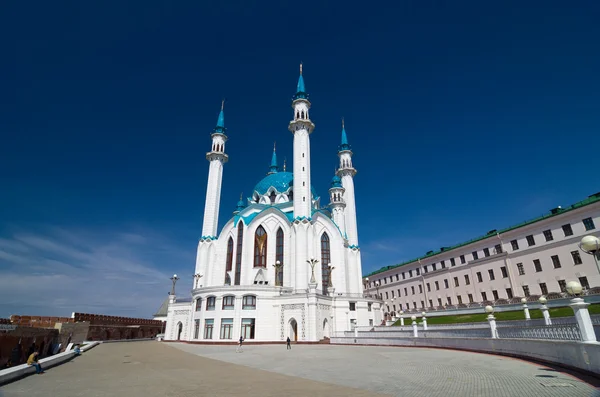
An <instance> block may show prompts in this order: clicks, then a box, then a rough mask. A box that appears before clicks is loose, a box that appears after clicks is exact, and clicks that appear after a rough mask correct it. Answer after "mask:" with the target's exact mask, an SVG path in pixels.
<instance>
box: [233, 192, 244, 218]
mask: <svg viewBox="0 0 600 397" xmlns="http://www.w3.org/2000/svg"><path fill="white" fill-rule="evenodd" d="M243 195H244V193H242V194H240V201H238V203H237V206H236V208H235V211H234V212H233V213H234V214H237V213H239V212H241V211H242V210H243V209H244V208H246V205H245V204H244V200H242V196H243Z"/></svg>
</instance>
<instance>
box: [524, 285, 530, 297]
mask: <svg viewBox="0 0 600 397" xmlns="http://www.w3.org/2000/svg"><path fill="white" fill-rule="evenodd" d="M523 294H524V295H525V296H526V297H529V286H528V285H523Z"/></svg>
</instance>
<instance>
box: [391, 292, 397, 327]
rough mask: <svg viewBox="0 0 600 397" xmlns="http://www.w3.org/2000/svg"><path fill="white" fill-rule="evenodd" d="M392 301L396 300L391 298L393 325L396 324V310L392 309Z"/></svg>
mask: <svg viewBox="0 0 600 397" xmlns="http://www.w3.org/2000/svg"><path fill="white" fill-rule="evenodd" d="M394 299H396V298H392V313H391V314H392V321H393V322H394V323H395V322H396V308H395V307H394Z"/></svg>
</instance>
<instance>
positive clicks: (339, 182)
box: [331, 175, 342, 188]
mask: <svg viewBox="0 0 600 397" xmlns="http://www.w3.org/2000/svg"><path fill="white" fill-rule="evenodd" d="M331 187H332V188H334V187H342V179H341V178H340V177H339V176H337V175H334V176H333V178H331Z"/></svg>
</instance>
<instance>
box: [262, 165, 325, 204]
mask: <svg viewBox="0 0 600 397" xmlns="http://www.w3.org/2000/svg"><path fill="white" fill-rule="evenodd" d="M293 185H294V174H293V173H291V172H276V173H273V174H269V175H267V176H265V177H264V178H263V179H262V180H261V181H260V182H258V183H257V184H256V186H254V191H255V192H256V193H258V194H259V195H261V196H263V195H265V194H266V193H267V192H268V191H269V189H270V188H274V189H275V190H276V191H277V192H278V193H285V192H287V191H288V190H289V189H290V187H291V186H293ZM310 190H311V193H312V195H313V198H314V199H315V200H317V199H318V198H319V197H318V195H317V191H316V190H315V188H314V186H311V187H310Z"/></svg>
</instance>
